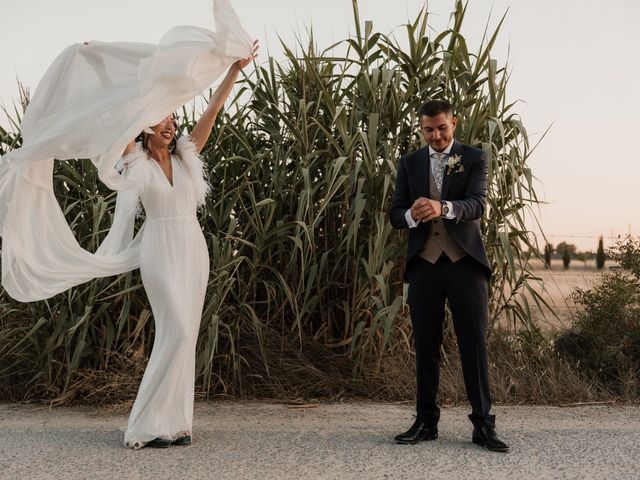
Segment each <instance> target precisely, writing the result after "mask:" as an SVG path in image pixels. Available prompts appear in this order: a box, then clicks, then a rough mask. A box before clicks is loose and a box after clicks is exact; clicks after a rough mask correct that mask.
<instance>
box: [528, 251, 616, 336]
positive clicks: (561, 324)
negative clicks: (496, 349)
mask: <svg viewBox="0 0 640 480" xmlns="http://www.w3.org/2000/svg"><path fill="white" fill-rule="evenodd" d="M532 264H533V271H534V273H535V274H536V275H537V276H538V277H540V279H542V282H543V285H540V286H539V287H537V288H536V291H538V292H540V293H541V295H542V296H543V297H544V298H545V299H546V301H547V302H548V303H549V304H550V305H551V306H552V307H553V310H554V312H555V313H556V315H557V316H558V318H555V317H554V316H553V315H552V314H551V313H549V312H544V311H541V310H540V309H539V308H537V307H536V306H535V304H532V305H531V312H532V315H533V318H534V321H535V322H536V324H537V325H540V326H541V328H542V329H543V330H544V331H547V332H549V331H554V330H558V329H560V328H566V327H568V326H570V325H571V320H572V318H573V315H574V312H575V309H576V305H575V303H574V302H573V300H572V299H571V292H572V291H573V290H574V289H575V288H576V287H579V288H582V289H588V288H591V287H592V286H593V285H594V284H595V283H596V282H597V280H598V277H600V275H602V274H603V273H604V272H607V271H609V268H610V267H611V266H614V264H613V263H611V262H607V263H606V264H605V268H604V269H603V270H598V269H597V268H596V265H595V260H590V261H588V262H581V261H579V260H572V261H571V264H570V266H569V269H568V270H565V269H564V268H563V266H562V260H552V262H551V268H550V269H548V268H547V267H546V266H545V265H544V263H543V262H542V261H537V260H534V261H533V262H532Z"/></svg>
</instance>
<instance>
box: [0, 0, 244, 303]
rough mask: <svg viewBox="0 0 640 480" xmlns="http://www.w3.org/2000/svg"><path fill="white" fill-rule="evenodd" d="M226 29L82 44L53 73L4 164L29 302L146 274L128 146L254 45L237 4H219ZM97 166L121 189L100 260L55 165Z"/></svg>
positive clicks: (1, 186)
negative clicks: (127, 169) (73, 226)
mask: <svg viewBox="0 0 640 480" xmlns="http://www.w3.org/2000/svg"><path fill="white" fill-rule="evenodd" d="M213 10H214V19H215V28H216V31H210V30H207V29H203V28H197V27H188V26H180V27H176V28H174V29H172V30H170V31H169V32H167V33H166V34H165V35H164V36H163V37H162V39H161V40H160V42H159V44H157V45H151V44H142V43H101V42H93V41H92V42H89V43H88V45H85V44H76V45H72V46H70V47H68V48H67V49H66V50H64V51H63V52H62V53H61V54H60V56H59V57H58V58H57V59H56V60H55V61H54V63H53V64H52V65H51V67H49V69H48V71H47V72H46V74H45V75H44V77H43V78H42V80H41V82H40V84H39V85H38V88H37V89H36V91H35V94H34V96H33V99H32V101H31V103H30V105H29V106H28V108H27V111H26V112H25V115H24V118H23V121H22V124H21V133H22V137H23V146H22V147H21V148H19V149H16V150H13V151H11V152H9V153H8V154H6V155H4V156H3V157H1V158H0V234H1V236H2V286H3V287H4V288H5V290H6V291H7V293H8V294H9V295H11V296H12V297H13V298H15V299H16V300H19V301H25V302H26V301H35V300H42V299H46V298H49V297H52V296H53V295H56V294H58V293H60V292H63V291H65V290H67V289H68V288H70V287H73V286H75V285H78V284H81V283H83V282H86V281H88V280H91V279H93V278H96V277H105V276H110V275H115V274H120V273H123V272H126V271H129V270H132V269H135V268H137V267H139V266H140V243H141V239H142V235H140V233H139V234H138V235H137V236H136V238H135V239H134V238H133V218H134V217H133V215H134V213H135V208H136V204H137V195H138V193H139V187H140V186H139V182H137V181H136V180H135V179H132V178H130V177H128V176H127V175H120V174H119V173H118V171H117V170H116V169H115V168H114V167H115V165H116V163H117V162H118V160H119V158H120V156H121V153H122V151H123V150H124V148H125V146H126V145H127V143H128V142H129V141H130V140H131V139H132V138H133V137H135V136H136V135H137V134H138V133H139V132H140V131H141V130H143V129H144V128H146V127H148V126H149V125H155V124H157V123H158V122H159V121H160V120H162V119H163V118H164V117H165V116H166V115H167V114H168V113H170V112H172V111H175V110H176V109H177V108H179V107H180V106H182V105H184V104H185V103H187V102H188V101H190V100H191V99H192V98H194V97H195V96H196V95H198V94H200V93H201V92H202V91H203V90H204V89H206V88H207V87H208V86H209V85H211V83H212V82H213V81H214V80H215V79H216V78H218V77H219V76H220V75H221V74H222V73H224V71H225V70H226V69H227V68H228V67H229V66H230V65H231V64H232V63H233V62H235V61H236V60H238V59H240V58H246V57H248V56H249V55H251V47H252V40H251V37H250V36H249V35H248V34H247V33H246V32H245V31H244V29H243V28H242V25H241V23H240V20H239V18H238V16H237V15H236V13H235V11H234V10H233V8H232V6H231V3H230V1H229V0H215V1H214V7H213ZM75 158H89V159H91V161H92V162H93V164H94V165H95V166H96V168H97V169H98V174H99V177H100V179H101V180H102V181H103V182H104V183H105V184H106V185H107V186H108V187H109V188H112V189H114V190H118V191H119V193H118V200H117V206H116V213H115V215H114V220H113V224H112V227H111V229H110V231H109V233H108V235H107V237H106V239H105V241H104V242H103V243H102V245H101V246H100V248H99V249H98V251H97V252H95V253H90V252H88V251H86V250H83V249H82V248H81V247H80V246H79V244H78V242H77V241H76V239H75V237H74V235H73V232H72V231H71V230H70V228H69V225H68V223H67V221H66V219H65V218H64V215H63V213H62V211H61V209H60V207H59V205H58V202H57V200H56V198H55V195H54V192H53V180H52V175H53V162H54V159H60V160H62V159H75Z"/></svg>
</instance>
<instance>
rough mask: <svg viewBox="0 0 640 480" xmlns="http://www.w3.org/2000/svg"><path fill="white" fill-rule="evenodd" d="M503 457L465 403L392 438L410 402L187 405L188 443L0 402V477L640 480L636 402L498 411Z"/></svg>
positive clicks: (82, 415) (120, 421) (121, 422)
mask: <svg viewBox="0 0 640 480" xmlns="http://www.w3.org/2000/svg"><path fill="white" fill-rule="evenodd" d="M494 412H495V413H496V414H497V416H498V426H499V429H498V431H499V433H500V434H501V435H502V436H503V437H504V438H505V440H508V442H509V443H510V444H511V453H509V454H499V453H492V452H488V451H486V450H484V449H481V448H480V447H477V446H475V445H473V444H472V443H471V442H470V435H471V429H470V423H469V422H468V420H467V419H466V414H467V413H468V412H467V408H463V407H455V408H448V409H445V410H443V412H442V419H441V423H440V439H439V440H438V441H436V442H427V443H422V444H419V445H416V446H406V445H395V444H394V443H392V441H391V439H392V438H393V436H394V435H395V434H396V433H398V432H399V431H400V430H403V429H404V428H406V427H408V426H409V425H410V424H411V422H412V409H411V407H410V406H407V405H395V404H379V403H340V404H329V405H324V404H323V405H320V406H318V407H317V408H306V409H294V408H290V407H289V406H287V405H281V404H273V403H264V402H212V403H199V404H197V405H196V413H195V426H194V427H195V432H194V443H193V444H192V445H191V446H190V447H172V448H170V449H164V450H153V449H143V450H139V451H131V450H126V449H124V448H123V447H122V439H123V432H122V429H123V428H124V426H125V425H126V415H113V414H104V413H100V412H96V411H95V410H93V409H89V408H61V409H54V410H51V411H49V410H47V409H43V408H37V407H33V406H17V405H6V404H5V405H0V429H1V430H2V434H1V435H0V478H1V479H3V480H4V479H7V480H8V479H27V478H28V479H34V480H35V479H41V478H42V479H44V478H55V479H60V480H66V479H110V478H114V479H120V480H128V479H156V478H157V479H164V478H166V479H169V478H171V479H185V480H187V479H188V480H190V479H200V478H203V479H205V478H206V479H234V480H237V479H254V478H255V479H263V480H267V479H290V478H291V479H293V478H296V479H297V478H300V479H316V478H318V479H325V478H326V479H368V478H372V479H425V478H429V479H437V478H446V479H459V478H462V479H465V480H471V479H476V478H478V479H480V478H482V479H487V478H491V479H507V478H508V479H528V478H531V479H534V478H535V479H543V478H575V479H584V478H608V479H632V478H640V407H639V406H615V405H614V406H587V407H576V408H556V407H496V408H495V409H494Z"/></svg>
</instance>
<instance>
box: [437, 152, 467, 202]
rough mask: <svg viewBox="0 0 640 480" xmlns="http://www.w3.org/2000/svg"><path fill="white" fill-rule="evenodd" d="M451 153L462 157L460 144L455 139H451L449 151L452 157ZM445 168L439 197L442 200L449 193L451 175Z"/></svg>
mask: <svg viewBox="0 0 640 480" xmlns="http://www.w3.org/2000/svg"><path fill="white" fill-rule="evenodd" d="M453 155H459V156H460V157H462V144H461V143H460V142H459V141H457V140H454V141H453V145H452V146H451V151H450V152H449V156H450V157H452V156H453ZM447 170H448V168H447V167H445V168H444V175H443V178H442V194H441V195H440V198H441V199H442V200H446V199H447V195H448V194H449V185H451V176H452V175H453V174H452V173H447Z"/></svg>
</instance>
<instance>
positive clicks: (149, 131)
mask: <svg viewBox="0 0 640 480" xmlns="http://www.w3.org/2000/svg"><path fill="white" fill-rule="evenodd" d="M142 131H143V132H144V133H148V134H149V135H153V134H155V133H156V132H154V131H153V130H151V127H147V128H145V129H144V130H142Z"/></svg>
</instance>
